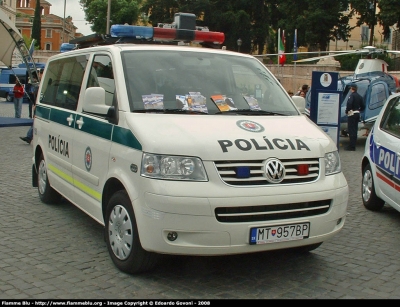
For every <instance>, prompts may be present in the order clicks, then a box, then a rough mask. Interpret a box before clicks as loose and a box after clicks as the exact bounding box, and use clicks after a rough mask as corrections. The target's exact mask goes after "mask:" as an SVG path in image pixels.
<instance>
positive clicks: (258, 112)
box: [215, 109, 285, 115]
mask: <svg viewBox="0 0 400 307" xmlns="http://www.w3.org/2000/svg"><path fill="white" fill-rule="evenodd" d="M215 114H239V115H285V114H282V113H278V112H271V111H264V110H250V109H239V110H229V111H219V112H216V113H215Z"/></svg>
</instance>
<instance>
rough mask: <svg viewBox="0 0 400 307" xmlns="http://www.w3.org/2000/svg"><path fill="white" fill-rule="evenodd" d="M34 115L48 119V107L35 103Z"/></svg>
mask: <svg viewBox="0 0 400 307" xmlns="http://www.w3.org/2000/svg"><path fill="white" fill-rule="evenodd" d="M35 115H36V116H38V117H42V118H44V119H49V116H50V109H49V108H45V107H42V106H40V105H37V106H36V108H35Z"/></svg>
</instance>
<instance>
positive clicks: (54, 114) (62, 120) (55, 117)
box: [49, 109, 76, 127]
mask: <svg viewBox="0 0 400 307" xmlns="http://www.w3.org/2000/svg"><path fill="white" fill-rule="evenodd" d="M71 114H72V118H75V116H76V115H75V112H72V111H68V112H65V111H62V110H58V109H51V111H50V118H49V119H50V120H51V121H53V122H56V123H58V124H60V125H63V126H69V122H68V121H67V118H68V117H70V116H71ZM73 126H74V122H72V124H71V127H73Z"/></svg>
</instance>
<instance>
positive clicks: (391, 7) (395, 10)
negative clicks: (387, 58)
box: [378, 0, 400, 39]
mask: <svg viewBox="0 0 400 307" xmlns="http://www.w3.org/2000/svg"><path fill="white" fill-rule="evenodd" d="M378 7H379V10H380V12H379V13H378V20H379V22H380V24H381V25H382V26H383V34H384V37H385V39H387V38H389V36H390V27H392V26H394V25H396V26H397V28H398V29H399V28H400V6H399V2H398V0H380V1H379V3H378Z"/></svg>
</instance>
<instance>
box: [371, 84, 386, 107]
mask: <svg viewBox="0 0 400 307" xmlns="http://www.w3.org/2000/svg"><path fill="white" fill-rule="evenodd" d="M386 98H387V96H386V90H385V86H384V85H383V84H381V83H378V84H375V85H374V86H372V89H371V102H370V104H369V108H370V109H371V110H373V109H376V108H379V107H381V106H383V105H384V103H385V101H386Z"/></svg>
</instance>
